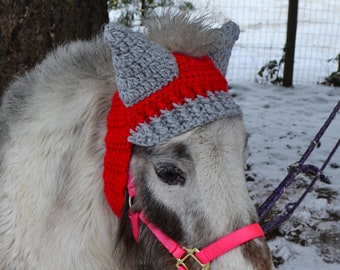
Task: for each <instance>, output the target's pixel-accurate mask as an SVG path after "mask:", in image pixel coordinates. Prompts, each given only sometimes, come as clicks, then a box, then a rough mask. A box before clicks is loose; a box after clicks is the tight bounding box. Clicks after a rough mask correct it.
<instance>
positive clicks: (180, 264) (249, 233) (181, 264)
mask: <svg viewBox="0 0 340 270" xmlns="http://www.w3.org/2000/svg"><path fill="white" fill-rule="evenodd" d="M127 187H128V192H129V196H130V198H129V199H130V200H131V199H132V198H134V197H135V196H136V190H135V185H134V183H133V175H132V174H129V180H128V186H127ZM130 202H131V201H130ZM130 206H131V205H130ZM130 220H131V226H132V233H133V237H134V238H135V240H136V242H137V243H138V241H139V221H142V222H143V223H144V224H145V225H146V226H147V227H148V228H149V229H150V231H151V232H152V233H153V234H154V235H155V236H156V238H157V239H158V240H159V241H160V242H161V243H162V244H163V246H164V247H165V248H166V249H167V250H168V251H169V252H170V253H171V254H172V255H173V256H174V257H175V259H176V260H177V263H176V267H177V269H179V270H189V268H188V267H187V266H186V264H185V261H186V260H187V259H188V258H190V257H191V258H193V259H194V260H195V261H196V262H197V263H198V264H199V265H200V266H201V267H202V270H209V269H210V262H211V261H213V260H214V259H216V258H218V257H219V256H221V255H223V254H224V253H227V252H228V251H230V250H231V249H233V248H235V247H238V246H240V245H242V244H244V243H246V242H248V241H250V240H253V239H255V238H260V237H264V233H263V230H262V228H261V226H260V225H259V224H258V223H253V224H250V225H247V226H245V227H243V228H241V229H238V230H236V231H234V232H232V233H230V234H228V235H226V236H224V237H222V238H220V239H219V240H217V241H215V242H214V243H212V244H210V245H208V246H207V247H205V248H203V249H202V250H199V249H197V248H193V249H190V248H186V247H181V246H180V245H179V244H178V243H176V242H175V241H174V240H173V239H171V238H170V237H168V236H167V235H166V234H164V233H163V232H162V231H161V230H160V229H158V228H157V227H156V226H155V225H154V224H152V223H151V222H149V221H148V220H147V218H146V217H145V215H144V212H143V211H142V212H137V213H132V212H131V211H130Z"/></svg>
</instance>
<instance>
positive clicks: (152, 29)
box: [144, 12, 224, 57]
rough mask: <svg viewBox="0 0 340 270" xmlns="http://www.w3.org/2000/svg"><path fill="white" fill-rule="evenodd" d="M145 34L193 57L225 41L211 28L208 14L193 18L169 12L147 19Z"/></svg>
mask: <svg viewBox="0 0 340 270" xmlns="http://www.w3.org/2000/svg"><path fill="white" fill-rule="evenodd" d="M144 25H145V34H146V36H148V37H149V39H151V40H152V41H154V42H156V43H158V44H160V45H161V46H163V47H164V48H166V49H168V50H169V51H171V52H180V53H183V54H187V55H190V56H193V57H200V56H203V55H207V53H208V52H209V50H211V48H212V47H214V46H215V45H216V44H218V43H221V42H224V40H222V39H221V36H220V35H216V34H215V33H216V31H215V30H214V29H211V26H212V25H211V23H209V19H208V17H207V16H201V17H196V18H192V17H191V16H190V14H186V13H177V14H171V13H170V12H167V13H165V14H163V15H162V16H160V17H156V18H153V19H152V20H151V19H150V20H146V21H145V22H144Z"/></svg>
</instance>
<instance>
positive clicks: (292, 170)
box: [257, 100, 340, 233]
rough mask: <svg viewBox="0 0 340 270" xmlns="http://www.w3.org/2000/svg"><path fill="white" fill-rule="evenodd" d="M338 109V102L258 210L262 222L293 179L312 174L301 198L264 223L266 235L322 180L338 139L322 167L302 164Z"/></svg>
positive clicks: (337, 145) (339, 105) (286, 217)
mask: <svg viewBox="0 0 340 270" xmlns="http://www.w3.org/2000/svg"><path fill="white" fill-rule="evenodd" d="M339 109H340V100H339V101H338V104H337V105H336V106H335V108H334V109H333V111H332V112H331V114H330V115H329V117H328V118H327V120H326V122H325V123H324V125H323V126H322V127H321V129H320V130H319V132H318V133H317V134H316V136H315V138H314V140H313V141H312V142H311V143H310V145H309V147H308V148H307V150H306V152H305V153H304V154H303V156H302V157H301V159H300V160H299V161H298V162H296V163H295V164H293V165H291V166H289V167H288V174H287V176H286V177H285V178H284V179H283V181H282V182H281V183H280V184H279V186H278V187H277V188H276V189H275V190H274V191H273V193H272V194H271V195H270V196H269V197H268V198H267V200H266V201H265V202H264V203H263V204H262V205H261V206H260V207H259V208H258V210H257V214H258V217H259V221H260V222H261V221H263V219H264V216H265V215H266V214H267V213H268V211H269V210H270V209H271V208H272V207H273V206H274V204H275V203H276V202H277V201H278V200H279V199H280V198H281V196H282V194H283V193H284V192H285V189H286V188H287V187H288V186H289V185H290V184H291V183H292V182H293V181H294V179H295V177H296V176H297V175H298V174H300V173H312V174H313V175H314V178H313V180H312V181H311V183H310V184H309V185H308V186H307V188H306V190H305V192H304V193H303V194H302V196H301V197H300V198H299V199H298V200H297V201H296V202H293V203H289V204H287V205H286V207H285V208H286V212H285V213H284V214H282V215H279V216H277V217H275V218H274V219H272V220H270V221H268V222H266V223H264V224H263V225H262V228H263V231H264V232H265V233H268V232H270V231H272V230H274V229H275V228H277V227H279V226H280V225H281V224H282V223H283V222H284V221H286V220H287V219H288V218H289V217H290V216H291V215H292V214H293V212H294V210H295V209H296V208H297V207H298V206H299V205H300V203H301V202H302V200H303V199H304V198H305V197H306V195H307V193H308V192H310V191H311V189H312V187H313V185H314V184H315V182H316V181H317V179H319V178H320V179H321V180H323V179H324V178H325V176H324V175H323V170H324V169H325V168H326V166H327V164H328V163H329V161H330V160H331V158H332V157H333V155H334V153H335V152H336V150H337V148H338V147H339V145H340V138H339V139H338V142H337V143H336V145H335V146H334V147H333V149H332V151H331V152H330V154H329V155H328V157H327V159H326V160H325V162H324V163H323V165H322V167H321V168H320V169H319V168H318V167H316V166H314V165H311V164H304V163H305V161H306V160H307V158H308V157H309V156H310V154H311V153H312V152H313V150H314V148H315V146H317V145H318V144H319V143H320V139H321V137H322V136H323V134H324V133H325V131H326V130H327V128H328V127H329V125H330V123H331V122H332V120H333V119H334V118H335V116H336V114H337V112H338V111H339Z"/></svg>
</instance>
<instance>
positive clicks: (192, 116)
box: [128, 91, 242, 146]
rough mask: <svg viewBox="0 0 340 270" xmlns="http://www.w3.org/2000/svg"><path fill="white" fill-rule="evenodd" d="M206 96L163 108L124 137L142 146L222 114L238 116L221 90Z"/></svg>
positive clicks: (238, 111) (236, 106)
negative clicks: (160, 112)
mask: <svg viewBox="0 0 340 270" xmlns="http://www.w3.org/2000/svg"><path fill="white" fill-rule="evenodd" d="M207 96H208V97H202V96H197V97H196V98H195V99H194V100H191V99H186V103H185V104H184V105H177V106H175V108H174V109H172V110H171V111H163V112H162V114H161V115H160V116H159V117H156V118H152V119H151V121H150V124H147V123H142V124H140V125H138V126H137V128H136V131H133V130H131V131H130V132H131V136H129V138H128V141H129V142H131V143H133V144H137V145H142V146H154V145H156V144H158V143H161V142H164V141H166V140H168V139H170V138H172V137H174V136H177V135H179V134H181V133H184V132H186V131H189V130H191V129H193V128H195V127H198V126H201V125H204V124H207V123H210V122H212V121H215V120H218V119H221V118H224V117H235V116H242V112H241V109H240V107H239V106H238V105H237V104H236V103H235V102H234V101H233V99H232V98H231V96H230V95H229V94H228V93H227V92H225V91H219V92H214V93H213V92H210V91H209V92H207Z"/></svg>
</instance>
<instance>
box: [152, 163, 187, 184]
mask: <svg viewBox="0 0 340 270" xmlns="http://www.w3.org/2000/svg"><path fill="white" fill-rule="evenodd" d="M155 172H156V174H157V176H158V177H159V179H160V180H161V181H163V182H164V183H166V184H168V185H181V186H182V185H184V183H185V176H186V175H185V173H184V172H183V171H182V170H181V169H180V168H178V167H177V166H175V165H173V164H171V163H161V164H158V165H157V166H156V167H155Z"/></svg>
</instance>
